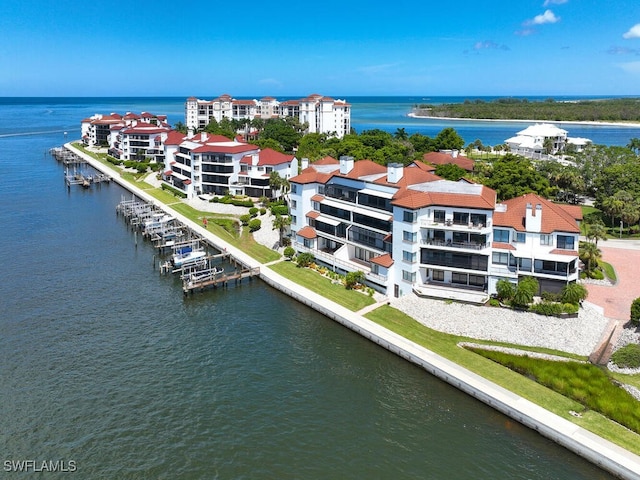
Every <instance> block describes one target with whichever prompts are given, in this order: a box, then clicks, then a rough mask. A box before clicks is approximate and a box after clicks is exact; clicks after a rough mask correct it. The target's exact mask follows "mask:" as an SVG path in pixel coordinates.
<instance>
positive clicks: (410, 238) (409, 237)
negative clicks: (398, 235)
mask: <svg viewBox="0 0 640 480" xmlns="http://www.w3.org/2000/svg"><path fill="white" fill-rule="evenodd" d="M417 239H418V234H417V233H416V232H409V231H407V230H405V231H403V232H402V240H404V241H405V242H411V243H416V240H417Z"/></svg>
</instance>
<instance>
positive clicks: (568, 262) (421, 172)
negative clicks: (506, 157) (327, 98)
mask: <svg viewBox="0 0 640 480" xmlns="http://www.w3.org/2000/svg"><path fill="white" fill-rule="evenodd" d="M429 170H431V168H430V167H428V166H427V165H425V164H423V163H422V162H414V163H412V164H411V165H409V166H407V167H403V166H402V165H399V164H390V165H388V166H387V167H384V166H381V165H378V164H376V163H374V162H371V161H368V160H361V161H358V162H354V160H353V159H352V158H350V157H341V158H340V161H336V160H334V159H331V158H327V159H323V160H322V161H320V162H316V163H314V164H312V165H308V163H306V162H304V161H303V165H302V171H301V172H300V174H299V175H297V176H295V177H293V178H291V180H290V182H291V193H290V200H291V215H292V217H291V220H292V221H291V230H292V232H293V234H294V239H293V240H294V241H293V246H294V248H296V250H298V251H299V252H311V253H312V254H313V255H314V256H315V258H316V261H318V262H321V263H324V264H325V265H327V266H329V267H330V268H332V269H334V270H336V271H340V272H342V273H345V272H349V271H358V270H360V271H362V272H363V273H364V274H365V278H366V282H367V284H368V285H369V286H371V287H373V288H375V289H377V290H379V291H381V292H383V293H385V294H387V295H389V296H395V297H398V296H402V295H407V294H409V293H411V292H416V293H418V294H421V295H427V296H437V297H447V296H449V297H450V298H465V299H467V298H472V297H473V298H474V300H471V301H484V300H486V299H487V298H488V295H489V294H491V293H495V285H496V283H497V281H498V280H499V279H500V278H507V279H509V280H510V281H517V280H518V278H519V277H520V276H522V275H532V276H536V277H537V278H538V279H539V280H541V285H542V286H543V287H544V289H547V290H550V291H557V290H558V289H559V288H561V286H562V285H564V284H566V283H567V282H569V281H574V280H575V279H577V276H576V275H577V273H576V270H577V236H578V227H577V223H576V218H574V217H577V214H576V212H570V211H568V210H566V209H564V208H563V207H559V206H556V205H555V204H551V203H550V202H547V201H543V199H540V200H538V199H537V198H536V199H531V198H529V199H527V198H524V199H523V198H519V199H514V200H512V201H507V202H505V203H504V204H497V202H496V193H495V191H494V190H492V189H490V188H488V187H486V186H483V185H479V184H475V183H472V182H469V181H466V180H461V181H458V182H453V181H449V180H443V179H441V178H440V177H438V176H436V175H434V174H433V173H432V172H431V171H429ZM527 200H528V201H529V202H527ZM522 202H524V205H525V207H524V208H521V205H522V204H523V203H522ZM530 202H533V204H535V205H538V204H540V205H541V206H540V208H539V209H538V211H537V215H535V214H531V215H530V217H527V211H528V210H526V203H530ZM535 208H538V207H535ZM507 212H508V213H507ZM538 212H541V213H538ZM518 215H521V216H522V218H520V224H518V220H517V217H518ZM527 218H535V219H537V220H540V219H542V218H544V221H543V222H542V223H541V226H538V224H537V223H535V222H534V221H531V220H530V221H529V223H523V222H526V219H527ZM504 231H507V232H508V236H507V235H506V234H505V233H504ZM521 233H524V234H525V238H524V240H523V238H522V236H521V235H519V234H521ZM542 234H544V235H548V236H550V238H547V237H545V238H544V239H541V238H540V236H541V235H542ZM494 235H497V236H498V239H499V241H498V242H497V244H496V240H495V237H494ZM527 239H528V240H527ZM536 240H537V243H536ZM520 241H522V242H521V243H522V245H519V242H520ZM541 242H545V243H541ZM572 242H573V243H572ZM505 252H506V253H507V256H506V257H504V256H503V255H502V254H503V253H505ZM525 256H526V258H528V259H530V266H529V263H527V261H522V262H520V263H518V260H517V258H522V259H525ZM505 258H506V264H504V263H503V262H504V261H505ZM527 267H528V268H527ZM456 295H458V296H457V297H456ZM461 295H462V297H460V296H461Z"/></svg>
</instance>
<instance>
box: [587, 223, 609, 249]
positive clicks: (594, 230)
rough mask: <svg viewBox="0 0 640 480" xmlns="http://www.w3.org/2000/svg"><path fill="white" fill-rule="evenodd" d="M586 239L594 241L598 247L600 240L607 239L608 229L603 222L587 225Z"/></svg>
mask: <svg viewBox="0 0 640 480" xmlns="http://www.w3.org/2000/svg"><path fill="white" fill-rule="evenodd" d="M586 237H587V239H588V240H590V241H594V242H595V244H596V246H597V245H598V240H606V239H607V227H605V226H604V224H603V223H601V222H596V223H590V224H587V225H586Z"/></svg>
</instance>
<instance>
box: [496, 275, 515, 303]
mask: <svg viewBox="0 0 640 480" xmlns="http://www.w3.org/2000/svg"><path fill="white" fill-rule="evenodd" d="M515 293H516V286H515V285H514V284H513V283H511V282H510V281H509V280H505V279H502V280H498V283H496V294H497V295H498V298H499V299H500V300H511V299H512V298H513V295H514V294H515Z"/></svg>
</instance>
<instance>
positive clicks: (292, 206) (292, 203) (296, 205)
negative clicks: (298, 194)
mask: <svg viewBox="0 0 640 480" xmlns="http://www.w3.org/2000/svg"><path fill="white" fill-rule="evenodd" d="M291 208H294V209H295V208H298V202H297V200H291Z"/></svg>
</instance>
